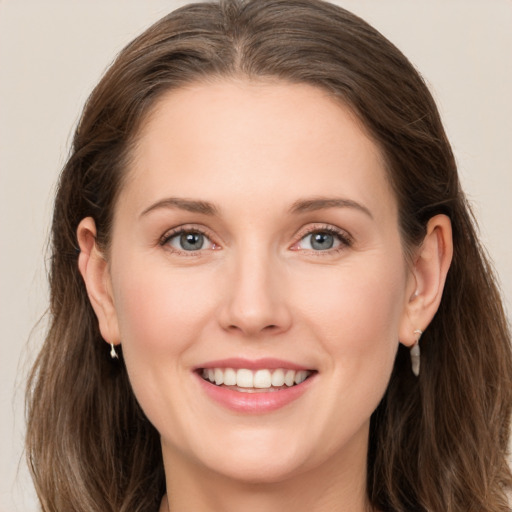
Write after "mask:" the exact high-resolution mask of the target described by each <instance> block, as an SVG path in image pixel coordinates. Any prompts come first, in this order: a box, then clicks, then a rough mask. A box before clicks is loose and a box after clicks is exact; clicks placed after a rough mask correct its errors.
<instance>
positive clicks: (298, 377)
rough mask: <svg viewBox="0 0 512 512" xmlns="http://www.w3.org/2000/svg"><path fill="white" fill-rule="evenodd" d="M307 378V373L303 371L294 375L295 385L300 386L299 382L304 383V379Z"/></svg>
mask: <svg viewBox="0 0 512 512" xmlns="http://www.w3.org/2000/svg"><path fill="white" fill-rule="evenodd" d="M307 376H308V372H306V371H305V370H301V371H299V372H297V373H296V374H295V384H300V383H301V382H304V381H305V380H306V377H307Z"/></svg>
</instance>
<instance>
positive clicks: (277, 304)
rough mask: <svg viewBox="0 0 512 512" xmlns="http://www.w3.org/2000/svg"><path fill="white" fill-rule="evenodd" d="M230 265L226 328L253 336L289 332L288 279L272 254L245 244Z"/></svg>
mask: <svg viewBox="0 0 512 512" xmlns="http://www.w3.org/2000/svg"><path fill="white" fill-rule="evenodd" d="M231 265H232V269H231V272H228V273H227V280H228V281H229V282H227V283H226V291H227V292H226V295H225V302H224V305H223V312H222V315H221V318H222V321H221V323H222V324H223V327H224V328H227V329H229V330H237V331H240V332H243V333H244V334H246V335H251V336H254V335H257V334H259V333H262V332H263V331H265V332H270V331H272V332H281V331H284V330H286V329H288V327H289V325H290V320H291V318H290V312H289V310H288V305H287V300H286V294H285V290H286V284H285V279H286V278H285V275H284V273H283V272H282V271H281V268H280V263H279V261H278V258H277V257H275V255H274V254H273V253H272V251H271V250H269V249H268V248H264V247H262V246H261V245H260V244H254V243H253V244H246V245H245V246H244V247H240V248H239V249H238V250H237V251H235V254H233V258H232V261H231Z"/></svg>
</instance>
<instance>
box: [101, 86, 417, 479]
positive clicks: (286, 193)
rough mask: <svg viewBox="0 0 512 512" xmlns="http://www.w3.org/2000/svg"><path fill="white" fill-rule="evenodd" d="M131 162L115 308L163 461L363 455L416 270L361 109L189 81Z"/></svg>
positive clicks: (282, 467)
mask: <svg viewBox="0 0 512 512" xmlns="http://www.w3.org/2000/svg"><path fill="white" fill-rule="evenodd" d="M127 178H128V179H127V181H126V183H125V185H124V187H123V189H122V192H121V194H120V197H119V202H118V204H117V207H116V211H115V218H114V227H113V233H112V247H111V253H110V265H109V272H110V273H109V283H110V284H109V287H110V290H111V294H112V298H113V302H114V305H115V315H114V316H115V318H114V319H113V322H114V323H115V324H116V325H117V326H118V329H119V340H120V341H121V342H122V347H123V355H124V359H125V362H126V367H127V370H128V374H129V377H130V380H131V384H132V386H133V390H134V392H135V395H136V397H137V399H138V401H139V403H140V405H141V406H142V408H143V410H144V412H145V413H146V415H147V416H148V418H149V419H150V421H151V422H152V423H153V424H154V426H155V427H156V428H157V429H158V431H159V432H160V434H161V438H162V446H163V453H164V460H165V461H166V464H168V465H169V466H170V467H172V468H178V469H179V468H180V467H185V466H187V465H188V466H190V467H192V466H193V467H196V468H200V469H202V470H205V469H206V470H212V471H214V472H217V473H220V474H222V475H227V476H230V477H233V478H238V479H243V480H246V481H253V482H254V481H261V482H264V481H266V482H268V481H279V480H283V479H285V478H287V477H290V476H293V475H296V474H299V473H301V472H304V471H307V470H308V469H313V468H315V469H316V468H320V467H322V466H325V465H330V464H333V463H334V464H336V465H337V466H338V467H339V468H340V470H343V468H347V470H349V471H356V470H357V468H359V469H361V470H362V471H364V464H365V460H366V446H367V436H368V426H369V419H370V415H371V414H372V412H373V411H374V409H375V408H376V407H377V405H378V403H379V401H380V399H381V398H382V396H383V394H384V391H385V389H386V385H387V383H388V380H389V377H390V373H391V370H392V366H393V361H394V358H395V353H396V350H397V346H398V337H399V334H398V333H399V329H400V325H401V323H402V322H403V321H404V317H405V316H406V314H407V303H408V301H409V298H410V296H411V294H412V293H413V292H414V286H415V285H414V280H413V278H412V277H411V275H410V274H409V272H408V270H407V265H406V263H405V260H404V255H403V253H402V247H401V241H400V236H399V229H398V218H397V205H396V202H395V199H394V196H393V193H392V191H391V188H390V186H389V183H388V181H387V179H386V173H385V170H384V164H383V161H382V157H381V155H380V153H379V150H378V149H377V147H376V145H375V144H374V143H373V142H372V141H371V140H370V139H369V138H368V136H367V135H366V134H365V132H364V130H363V129H362V128H361V125H360V123H359V122H358V121H357V120H356V118H355V117H354V116H353V115H352V114H351V112H350V111H349V110H348V109H347V108H345V107H343V106H342V105H340V104H339V103H337V102H335V101H334V100H333V99H332V98H330V97H329V96H328V95H327V94H326V93H324V92H323V91H322V90H320V89H317V88H314V87H312V86H307V85H290V84H283V83H269V82H265V83H262V82H249V81H234V80H233V81H227V80H226V81H218V82H215V83H209V84H199V85H195V86H190V87H188V88H183V89H180V90H177V91H173V92H170V93H168V94H167V95H166V96H165V97H163V99H161V100H160V102H159V103H158V105H157V108H156V109H155V110H154V112H153V114H152V115H151V116H150V118H149V119H148V121H147V123H146V124H145V126H144V128H143V130H142V133H141V137H140V140H139V142H138V144H137V146H136V148H135V153H134V160H133V163H132V165H131V168H130V169H129V170H128V176H127ZM304 378H305V380H304V381H303V382H301V380H302V379H304ZM294 379H295V380H296V381H297V382H299V384H295V385H291V384H292V381H293V380H294ZM211 380H214V381H215V380H216V382H211ZM221 382H222V384H221ZM224 382H226V383H227V385H226V383H224Z"/></svg>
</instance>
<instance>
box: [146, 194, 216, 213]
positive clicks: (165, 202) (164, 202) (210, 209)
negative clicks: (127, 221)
mask: <svg viewBox="0 0 512 512" xmlns="http://www.w3.org/2000/svg"><path fill="white" fill-rule="evenodd" d="M160 208H177V209H179V210H186V211H187V212H193V213H202V214H203V215H216V214H217V213H218V210H217V208H216V207H215V205H213V204H212V203H209V202H208V201H196V200H193V199H182V198H177V197H167V198H166V199H161V200H160V201H157V202H156V203H153V204H152V205H151V206H148V207H147V208H146V209H145V210H144V211H143V212H142V213H141V214H140V217H143V216H144V215H147V214H148V213H150V212H152V211H154V210H158V209H160Z"/></svg>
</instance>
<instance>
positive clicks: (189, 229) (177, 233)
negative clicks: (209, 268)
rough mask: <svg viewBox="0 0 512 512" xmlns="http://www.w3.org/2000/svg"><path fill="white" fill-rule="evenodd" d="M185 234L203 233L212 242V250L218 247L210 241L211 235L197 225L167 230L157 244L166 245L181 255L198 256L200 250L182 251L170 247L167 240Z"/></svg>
mask: <svg viewBox="0 0 512 512" xmlns="http://www.w3.org/2000/svg"><path fill="white" fill-rule="evenodd" d="M186 234H200V235H203V236H204V237H205V238H206V239H207V240H209V241H210V243H211V244H213V246H214V249H213V250H215V248H217V247H218V246H217V244H216V243H215V242H213V241H212V237H211V235H209V234H208V233H207V231H205V230H204V229H201V228H199V227H196V226H190V227H188V226H181V227H178V228H174V229H172V230H171V231H167V232H166V233H165V234H164V235H162V236H161V237H160V240H159V245H161V246H162V247H165V246H168V247H169V250H170V251H171V252H173V253H175V254H179V255H182V256H199V254H200V253H201V252H202V250H197V251H184V250H179V249H176V248H174V247H170V245H169V242H170V241H171V240H172V239H173V238H175V237H178V236H181V235H186ZM210 250H212V249H210Z"/></svg>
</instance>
